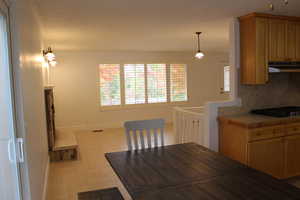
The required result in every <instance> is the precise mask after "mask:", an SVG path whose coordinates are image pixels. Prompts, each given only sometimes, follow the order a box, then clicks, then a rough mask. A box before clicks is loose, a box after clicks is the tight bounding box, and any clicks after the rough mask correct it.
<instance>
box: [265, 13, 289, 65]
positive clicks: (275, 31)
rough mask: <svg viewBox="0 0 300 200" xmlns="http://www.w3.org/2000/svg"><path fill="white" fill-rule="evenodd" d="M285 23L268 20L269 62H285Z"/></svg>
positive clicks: (279, 20) (284, 21)
mask: <svg viewBox="0 0 300 200" xmlns="http://www.w3.org/2000/svg"><path fill="white" fill-rule="evenodd" d="M286 28H287V21H286V20H281V19H269V46H268V49H269V61H271V62H274V61H285V60H286V59H287V57H286V50H287V45H286V41H287V31H286Z"/></svg>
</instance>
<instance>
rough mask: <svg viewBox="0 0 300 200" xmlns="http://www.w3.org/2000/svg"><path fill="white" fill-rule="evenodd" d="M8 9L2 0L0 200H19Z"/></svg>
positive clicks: (0, 0) (0, 11)
mask: <svg viewBox="0 0 300 200" xmlns="http://www.w3.org/2000/svg"><path fill="white" fill-rule="evenodd" d="M8 24H9V23H8V8H7V6H6V4H5V3H4V1H3V0H0V177H1V178H0V199H1V200H2V199H3V200H19V199H20V197H21V196H20V189H19V170H18V162H17V156H16V145H15V143H16V134H15V126H14V121H15V120H14V103H13V90H12V88H13V87H12V86H13V84H12V67H11V64H10V55H9V53H10V48H9V41H10V40H9V26H8Z"/></svg>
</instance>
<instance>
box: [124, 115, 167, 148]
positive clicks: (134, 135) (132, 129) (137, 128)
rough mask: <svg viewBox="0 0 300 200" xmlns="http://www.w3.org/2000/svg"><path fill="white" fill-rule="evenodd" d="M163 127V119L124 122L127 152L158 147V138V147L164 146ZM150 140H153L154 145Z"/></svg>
mask: <svg viewBox="0 0 300 200" xmlns="http://www.w3.org/2000/svg"><path fill="white" fill-rule="evenodd" d="M164 125H165V120H164V119H152V120H138V121H127V122H125V123H124V127H125V129H126V138H127V145H128V150H129V151H132V150H137V149H146V148H152V147H158V143H159V141H158V138H159V137H160V146H164ZM151 136H153V137H151ZM138 138H139V139H138ZM145 138H146V139H145ZM152 138H154V144H153V142H152V141H153V140H152ZM146 142H147V145H146ZM133 144H134V145H133ZM139 147H140V148H139Z"/></svg>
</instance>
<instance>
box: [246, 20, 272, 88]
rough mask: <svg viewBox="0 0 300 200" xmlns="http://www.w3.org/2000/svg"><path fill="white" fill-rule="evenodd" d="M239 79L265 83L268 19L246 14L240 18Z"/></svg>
mask: <svg viewBox="0 0 300 200" xmlns="http://www.w3.org/2000/svg"><path fill="white" fill-rule="evenodd" d="M240 34H241V35H240V36H241V37H240V42H241V44H240V45H241V46H240V50H241V81H242V83H243V84H265V83H266V82H267V80H268V42H269V39H268V38H269V25H268V19H265V18H262V17H256V16H255V15H248V16H244V17H241V18H240Z"/></svg>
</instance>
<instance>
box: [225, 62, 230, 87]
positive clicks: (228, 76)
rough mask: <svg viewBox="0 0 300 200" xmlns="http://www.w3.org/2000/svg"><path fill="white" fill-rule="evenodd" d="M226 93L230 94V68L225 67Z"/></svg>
mask: <svg viewBox="0 0 300 200" xmlns="http://www.w3.org/2000/svg"><path fill="white" fill-rule="evenodd" d="M224 92H230V66H225V67H224Z"/></svg>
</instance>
